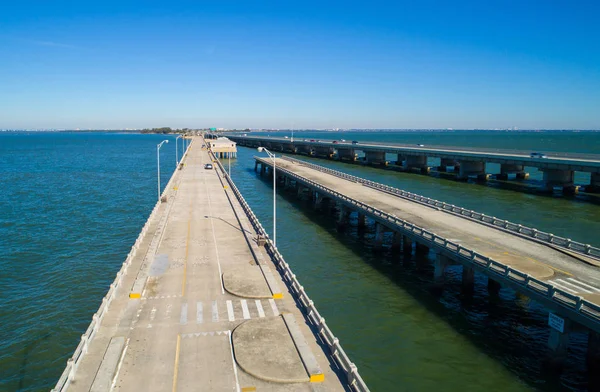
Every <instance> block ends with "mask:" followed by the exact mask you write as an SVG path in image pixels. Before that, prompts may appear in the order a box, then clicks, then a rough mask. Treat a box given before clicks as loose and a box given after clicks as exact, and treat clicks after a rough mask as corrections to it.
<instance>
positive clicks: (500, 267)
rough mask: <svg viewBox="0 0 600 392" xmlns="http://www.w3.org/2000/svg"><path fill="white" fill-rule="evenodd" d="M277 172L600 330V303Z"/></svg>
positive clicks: (287, 172)
mask: <svg viewBox="0 0 600 392" xmlns="http://www.w3.org/2000/svg"><path fill="white" fill-rule="evenodd" d="M255 159H257V160H260V162H261V163H262V164H266V165H272V163H270V162H269V159H264V158H258V157H255ZM277 171H278V172H280V173H284V174H285V175H286V176H289V177H290V178H292V179H294V180H296V181H299V182H300V183H303V184H305V185H307V186H310V187H311V188H313V189H314V190H316V191H317V192H319V193H321V194H322V195H328V196H329V197H332V198H334V199H335V200H339V201H340V202H342V203H344V204H346V205H348V206H350V207H351V208H354V209H355V210H362V211H363V212H365V213H367V214H369V216H371V217H372V218H373V219H375V220H376V221H378V222H380V223H382V224H384V225H385V226H387V227H390V228H391V229H394V230H398V231H400V232H402V233H403V234H405V235H408V236H409V237H411V238H413V239H416V240H418V242H421V243H423V244H425V245H427V246H428V247H429V248H430V249H433V250H435V251H436V252H439V253H442V254H450V255H452V256H453V257H454V258H455V259H456V260H457V261H459V262H461V263H465V264H471V265H473V266H474V267H476V268H477V269H479V270H481V271H485V273H486V274H487V275H488V276H491V277H493V278H495V279H497V278H501V279H504V281H505V282H508V283H510V284H512V285H513V286H515V287H517V288H518V290H519V291H520V292H523V293H531V296H532V297H533V298H534V299H542V300H547V301H548V303H549V304H551V305H553V306H554V307H555V308H557V309H560V310H561V311H563V312H572V313H571V315H574V316H577V317H576V318H577V319H578V321H579V322H580V323H582V324H584V325H586V326H588V327H589V328H590V329H593V330H595V331H598V332H600V306H598V305H596V304H594V303H592V302H590V301H588V300H586V299H584V298H583V297H580V296H578V295H573V294H571V293H569V292H567V291H564V290H562V289H560V288H558V287H556V286H553V285H552V284H549V283H546V282H544V281H541V280H539V279H536V278H534V277H532V276H530V275H529V274H526V273H523V272H521V271H519V270H516V269H514V268H512V267H509V266H507V265H505V264H503V263H501V262H499V261H496V260H493V259H492V258H490V257H487V256H485V255H482V254H480V253H478V252H475V251H472V250H470V249H467V248H464V247H463V246H461V245H460V244H458V243H456V242H453V241H452V240H449V239H447V238H444V237H441V236H439V235H437V234H435V233H432V232H430V231H428V230H426V229H423V228H421V227H419V226H417V225H414V224H412V223H410V222H408V221H406V220H404V219H401V218H398V217H397V216H395V215H391V214H388V213H386V212H384V211H382V210H380V209H378V208H375V207H373V206H371V205H369V204H366V203H363V202H361V201H358V200H356V199H353V198H350V197H348V196H346V195H344V194H342V193H340V192H337V191H335V190H333V189H331V188H328V187H326V186H323V185H321V184H319V183H317V182H315V181H313V180H310V179H308V178H305V177H302V176H300V175H297V174H296V173H294V172H292V171H290V170H287V169H285V168H283V167H277Z"/></svg>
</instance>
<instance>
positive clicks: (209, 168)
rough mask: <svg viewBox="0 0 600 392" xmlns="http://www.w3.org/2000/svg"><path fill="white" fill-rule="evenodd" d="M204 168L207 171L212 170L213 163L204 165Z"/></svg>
mask: <svg viewBox="0 0 600 392" xmlns="http://www.w3.org/2000/svg"><path fill="white" fill-rule="evenodd" d="M204 168H205V169H206V170H212V168H213V165H212V163H207V164H206V165H204Z"/></svg>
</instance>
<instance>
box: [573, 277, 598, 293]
mask: <svg viewBox="0 0 600 392" xmlns="http://www.w3.org/2000/svg"><path fill="white" fill-rule="evenodd" d="M567 280H570V281H572V282H575V283H577V284H578V285H580V286H583V287H587V288H588V289H590V290H593V291H596V292H600V289H598V288H596V287H594V286H590V285H589V284H587V283H583V282H582V281H580V280H577V279H573V278H567Z"/></svg>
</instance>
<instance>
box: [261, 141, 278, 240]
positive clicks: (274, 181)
mask: <svg viewBox="0 0 600 392" xmlns="http://www.w3.org/2000/svg"><path fill="white" fill-rule="evenodd" d="M263 151H264V152H266V153H267V154H268V155H269V158H271V159H273V246H274V247H275V248H277V204H276V201H277V173H276V162H275V154H273V153H271V151H269V150H267V149H266V148H264V147H258V152H263Z"/></svg>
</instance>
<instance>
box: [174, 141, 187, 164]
mask: <svg viewBox="0 0 600 392" xmlns="http://www.w3.org/2000/svg"><path fill="white" fill-rule="evenodd" d="M181 138H183V135H179V136H177V137H176V138H175V166H179V153H178V152H177V146H178V144H177V140H179V139H181ZM181 147H182V149H183V151H182V152H181V154H182V155H183V154H185V148H183V146H181Z"/></svg>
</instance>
